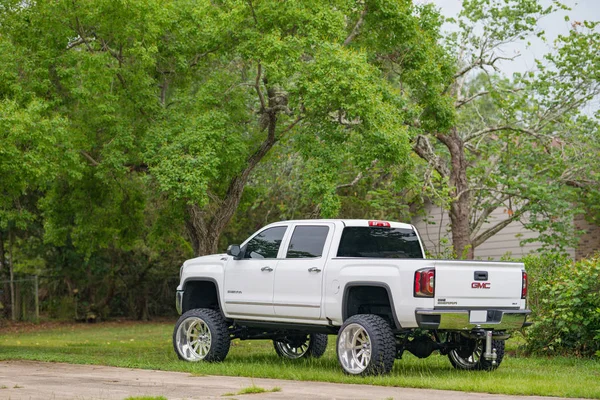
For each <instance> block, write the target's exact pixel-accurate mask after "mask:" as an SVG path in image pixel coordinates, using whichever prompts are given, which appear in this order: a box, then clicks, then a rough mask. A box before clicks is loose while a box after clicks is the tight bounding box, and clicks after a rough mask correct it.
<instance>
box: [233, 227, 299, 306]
mask: <svg viewBox="0 0 600 400" xmlns="http://www.w3.org/2000/svg"><path fill="white" fill-rule="evenodd" d="M287 229H288V227H287V226H274V227H270V228H267V229H263V230H262V231H260V232H258V233H257V234H256V235H254V237H252V238H251V239H250V240H249V241H248V242H247V243H246V244H245V245H244V246H242V254H243V255H242V259H240V260H235V259H233V258H230V259H229V261H228V262H227V265H226V267H225V282H224V289H225V290H224V292H225V293H224V299H225V310H226V313H227V315H230V316H232V317H245V316H263V317H273V315H274V314H275V311H274V308H273V282H274V279H275V270H276V268H277V263H278V255H279V252H280V251H282V250H281V249H280V247H281V243H282V241H283V238H284V236H285V232H286V231H287Z"/></svg>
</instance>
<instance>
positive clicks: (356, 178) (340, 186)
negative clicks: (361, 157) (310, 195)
mask: <svg viewBox="0 0 600 400" xmlns="http://www.w3.org/2000/svg"><path fill="white" fill-rule="evenodd" d="M378 162H379V160H378V159H375V160H373V162H371V166H370V167H369V168H367V171H368V170H370V169H372V168H373V167H375V165H377V163H378ZM362 178H363V173H362V171H361V172H359V173H358V174H357V175H356V177H355V178H354V179H353V180H352V182H350V183H343V184H341V185H337V186H336V187H335V189H336V190H339V189H343V188H347V187H352V186H354V185H356V184H357V183H358V182H359V181H360V180H361V179H362Z"/></svg>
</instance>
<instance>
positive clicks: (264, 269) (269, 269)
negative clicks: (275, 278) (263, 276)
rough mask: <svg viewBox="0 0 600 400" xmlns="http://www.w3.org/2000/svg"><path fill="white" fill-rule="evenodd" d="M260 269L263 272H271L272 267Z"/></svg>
mask: <svg viewBox="0 0 600 400" xmlns="http://www.w3.org/2000/svg"><path fill="white" fill-rule="evenodd" d="M260 270H261V271H263V272H272V271H273V268H271V267H262V268H261V269H260Z"/></svg>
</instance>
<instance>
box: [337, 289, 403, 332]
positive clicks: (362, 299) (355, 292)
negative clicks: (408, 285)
mask: <svg viewBox="0 0 600 400" xmlns="http://www.w3.org/2000/svg"><path fill="white" fill-rule="evenodd" d="M356 314H374V315H379V316H380V317H381V318H383V319H385V320H386V321H387V322H388V323H389V324H390V326H391V327H392V328H393V329H395V328H400V325H399V324H398V323H397V319H396V315H395V311H394V307H393V303H392V300H391V298H390V295H389V292H388V289H387V288H386V287H385V286H351V287H347V288H346V293H345V295H344V306H343V318H344V320H346V319H348V318H350V317H351V316H353V315H356Z"/></svg>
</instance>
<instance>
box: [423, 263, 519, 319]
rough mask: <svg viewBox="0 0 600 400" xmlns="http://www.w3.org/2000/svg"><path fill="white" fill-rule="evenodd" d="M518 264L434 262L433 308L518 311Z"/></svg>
mask: <svg viewBox="0 0 600 400" xmlns="http://www.w3.org/2000/svg"><path fill="white" fill-rule="evenodd" d="M523 269H524V266H523V264H521V263H506V262H494V261H491V262H489V261H486V262H483V261H482V262H479V261H443V260H439V261H435V308H479V309H486V308H490V307H492V308H518V307H519V306H520V304H521V293H522V292H521V291H522V285H523V282H522V279H523V274H522V271H523Z"/></svg>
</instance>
